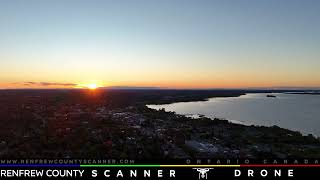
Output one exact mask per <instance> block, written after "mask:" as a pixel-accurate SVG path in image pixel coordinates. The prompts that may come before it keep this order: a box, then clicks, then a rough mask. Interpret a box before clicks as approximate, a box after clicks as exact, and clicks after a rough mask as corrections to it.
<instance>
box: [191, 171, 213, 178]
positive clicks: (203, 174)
mask: <svg viewBox="0 0 320 180" xmlns="http://www.w3.org/2000/svg"><path fill="white" fill-rule="evenodd" d="M193 169H195V170H197V171H198V172H199V179H208V174H207V173H208V172H209V171H210V169H213V168H193Z"/></svg>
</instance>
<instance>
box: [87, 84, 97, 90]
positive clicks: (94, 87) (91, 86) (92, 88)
mask: <svg viewBox="0 0 320 180" xmlns="http://www.w3.org/2000/svg"><path fill="white" fill-rule="evenodd" d="M97 87H98V86H97V84H89V85H88V88H89V89H91V90H94V89H97Z"/></svg>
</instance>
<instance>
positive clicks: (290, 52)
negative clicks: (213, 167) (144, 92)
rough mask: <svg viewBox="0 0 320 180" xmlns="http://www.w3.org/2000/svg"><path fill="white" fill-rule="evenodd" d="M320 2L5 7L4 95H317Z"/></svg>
mask: <svg viewBox="0 0 320 180" xmlns="http://www.w3.org/2000/svg"><path fill="white" fill-rule="evenodd" d="M319 9H320V1H318V0H304V1H302V0H268V1H262V0H261V1H260V0H239V1H238V0H228V1H225V0H220V1H217V0H201V1H199V0H161V1H159V0H134V1H133V0H110V1H108V0H28V1H25V0H0V88H60V87H61V88H65V87H68V88H74V87H82V86H87V85H88V84H97V86H144V87H163V88H254V87H266V88H270V87H320V70H319V67H320V21H319V19H320V11H319Z"/></svg>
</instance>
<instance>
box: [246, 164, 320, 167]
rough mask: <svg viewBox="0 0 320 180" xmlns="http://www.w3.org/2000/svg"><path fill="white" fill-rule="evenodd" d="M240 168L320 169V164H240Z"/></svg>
mask: <svg viewBox="0 0 320 180" xmlns="http://www.w3.org/2000/svg"><path fill="white" fill-rule="evenodd" d="M240 167H320V164H240Z"/></svg>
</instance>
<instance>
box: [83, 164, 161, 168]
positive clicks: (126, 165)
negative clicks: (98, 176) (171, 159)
mask: <svg viewBox="0 0 320 180" xmlns="http://www.w3.org/2000/svg"><path fill="white" fill-rule="evenodd" d="M80 167H160V164H80Z"/></svg>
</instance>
